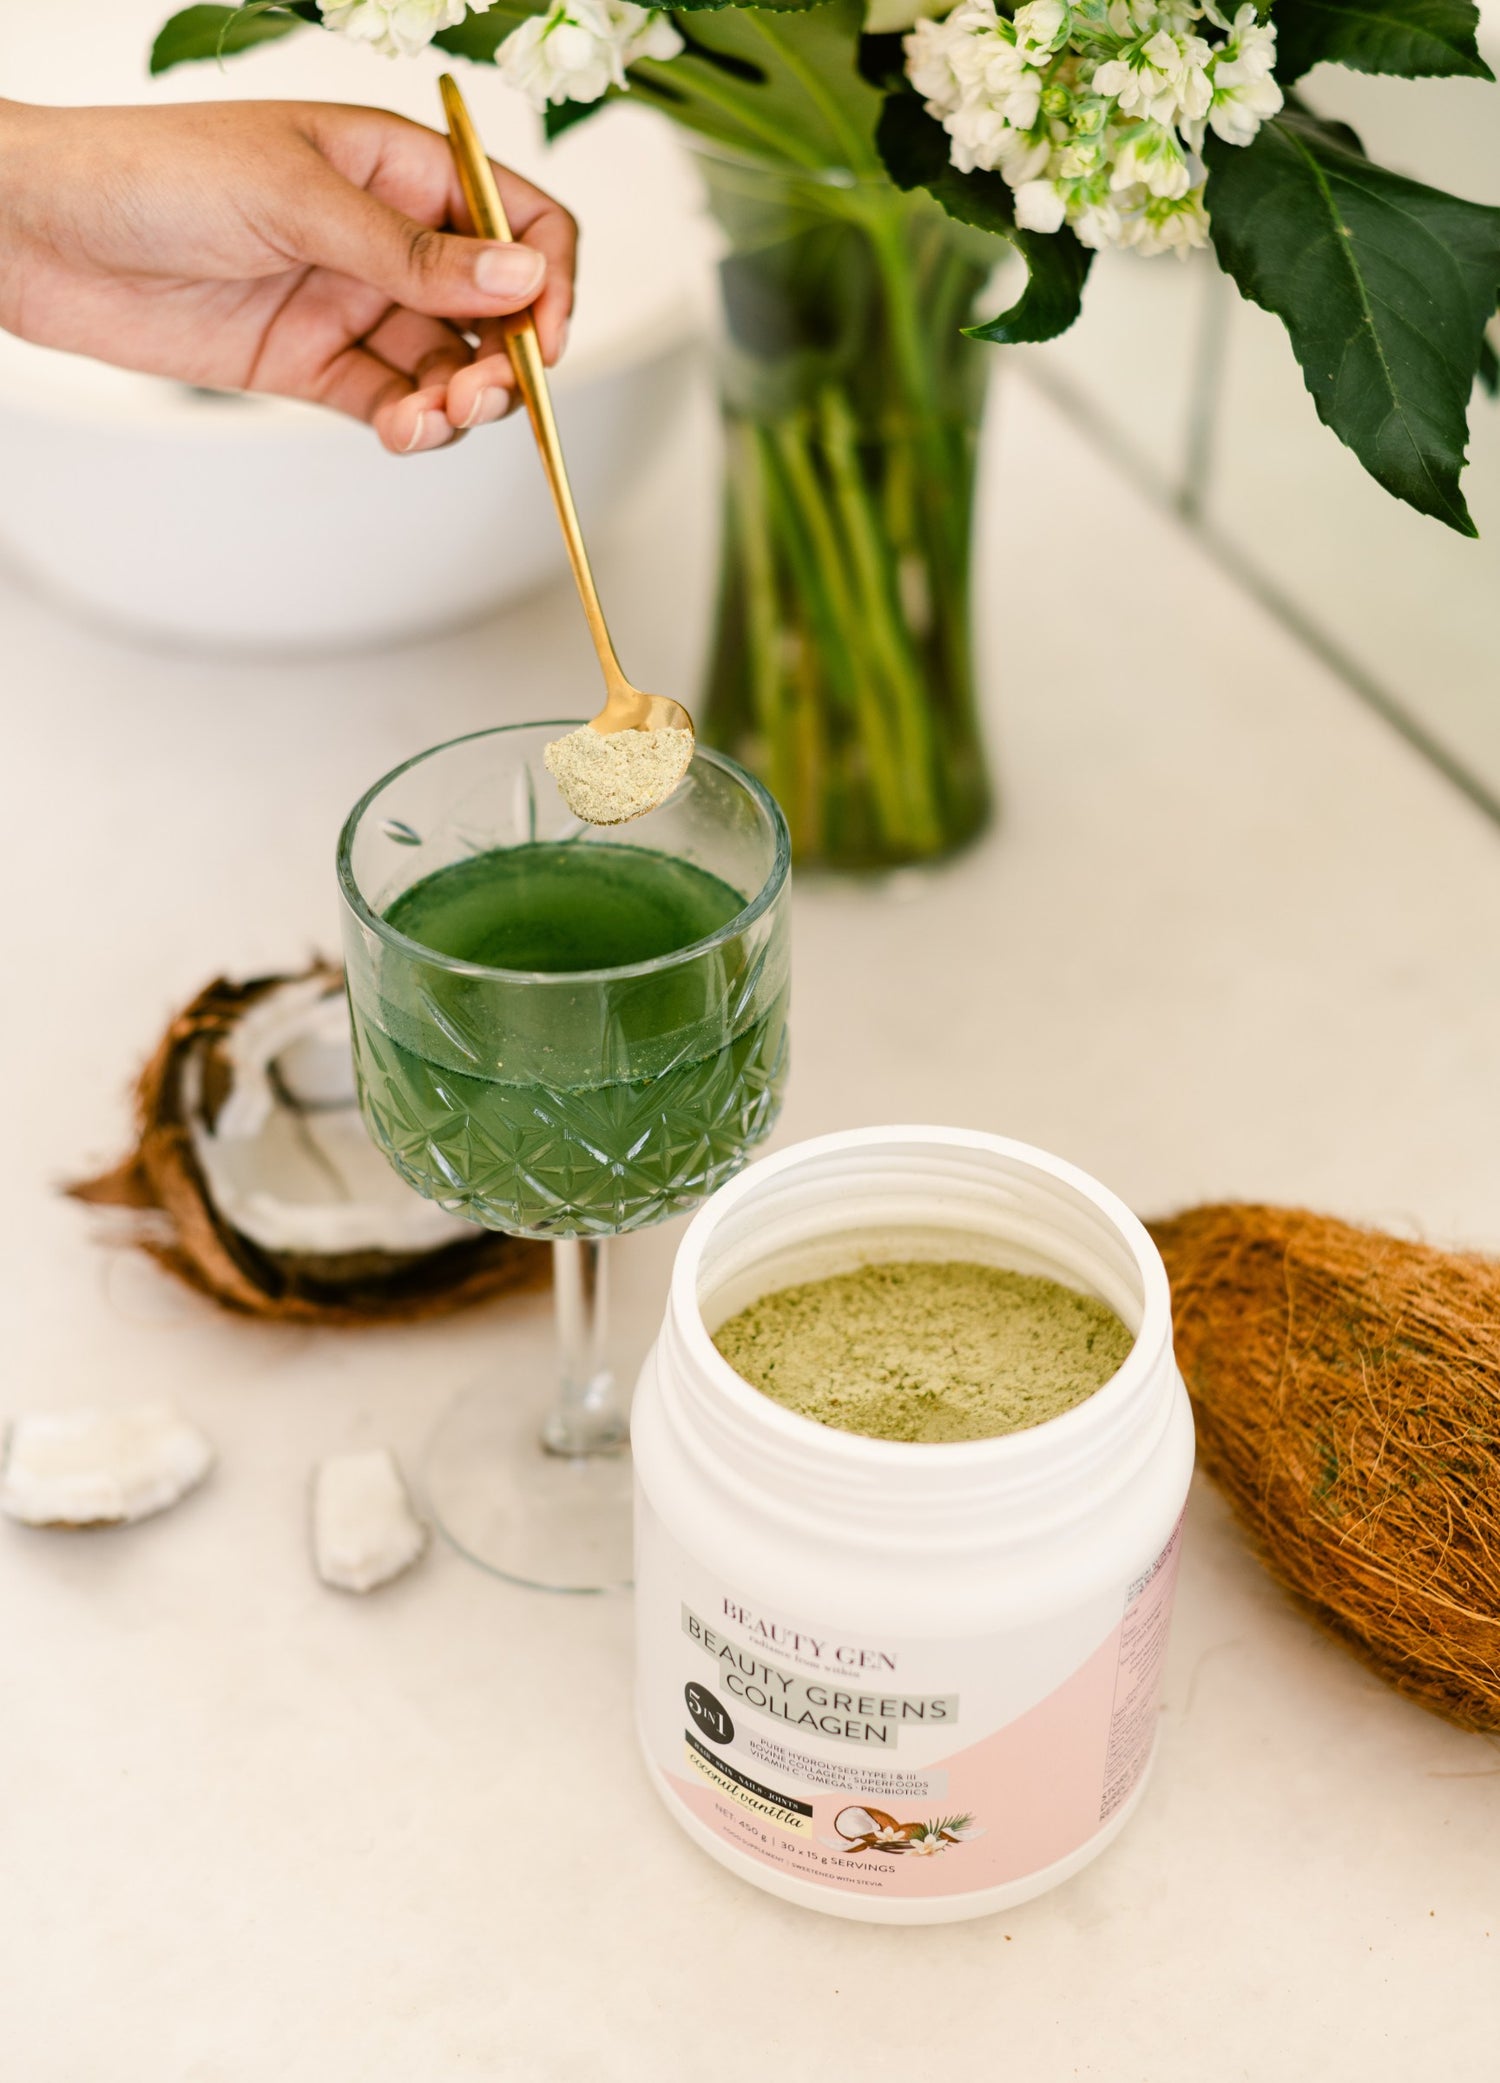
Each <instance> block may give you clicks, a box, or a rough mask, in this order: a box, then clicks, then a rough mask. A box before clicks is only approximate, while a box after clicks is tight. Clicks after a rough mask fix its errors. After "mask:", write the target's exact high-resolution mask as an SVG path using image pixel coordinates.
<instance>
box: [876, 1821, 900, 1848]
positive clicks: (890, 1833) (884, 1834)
mask: <svg viewBox="0 0 1500 2083" xmlns="http://www.w3.org/2000/svg"><path fill="white" fill-rule="evenodd" d="M875 1842H876V1843H877V1844H904V1843H905V1842H906V1836H905V1833H904V1832H903V1831H902V1830H901V1829H899V1828H898V1827H897V1826H896V1825H895V1824H893V1823H882V1824H881V1826H880V1828H879V1829H878V1830H877V1831H876V1832H875Z"/></svg>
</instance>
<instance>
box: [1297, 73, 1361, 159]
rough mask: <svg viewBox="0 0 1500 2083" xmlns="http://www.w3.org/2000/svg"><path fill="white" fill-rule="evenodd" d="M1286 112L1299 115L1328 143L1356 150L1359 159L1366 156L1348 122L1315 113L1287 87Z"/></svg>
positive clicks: (1356, 133)
mask: <svg viewBox="0 0 1500 2083" xmlns="http://www.w3.org/2000/svg"><path fill="white" fill-rule="evenodd" d="M1286 112H1287V114H1288V115H1289V116H1299V117H1300V118H1301V119H1302V121H1303V122H1304V123H1305V124H1307V125H1308V127H1309V128H1310V129H1312V130H1316V131H1317V133H1318V135H1319V136H1320V137H1324V138H1326V139H1327V140H1328V142H1329V143H1330V144H1332V145H1342V146H1343V148H1344V150H1345V151H1346V152H1357V153H1358V154H1359V156H1360V158H1361V159H1363V158H1365V157H1366V156H1367V155H1366V153H1365V148H1364V142H1363V140H1362V139H1361V137H1360V135H1359V132H1358V131H1357V130H1355V129H1353V128H1352V127H1351V126H1350V125H1349V124H1348V123H1340V122H1338V121H1337V120H1336V119H1335V118H1334V117H1332V116H1320V115H1317V114H1316V113H1315V112H1314V111H1313V110H1312V109H1310V108H1309V107H1308V105H1307V103H1306V102H1305V101H1304V100H1303V99H1302V96H1301V95H1300V94H1298V93H1297V92H1296V91H1295V89H1289V90H1288V92H1287V97H1286Z"/></svg>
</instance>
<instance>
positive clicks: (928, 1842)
mask: <svg viewBox="0 0 1500 2083" xmlns="http://www.w3.org/2000/svg"><path fill="white" fill-rule="evenodd" d="M945 1842H946V1840H945V1839H944V1838H942V1837H940V1836H939V1835H938V1833H937V1831H936V1830H929V1831H928V1832H927V1834H926V1836H925V1837H914V1838H913V1839H912V1840H911V1848H912V1850H913V1851H914V1852H916V1853H917V1855H918V1857H920V1858H927V1859H930V1858H931V1857H932V1855H933V1853H934V1852H940V1851H942V1850H943V1849H944V1847H945Z"/></svg>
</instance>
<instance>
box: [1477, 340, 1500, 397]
mask: <svg viewBox="0 0 1500 2083" xmlns="http://www.w3.org/2000/svg"><path fill="white" fill-rule="evenodd" d="M1477 374H1478V377H1479V387H1480V389H1481V390H1482V391H1483V392H1484V394H1485V396H1486V397H1487V398H1500V354H1497V353H1496V352H1495V344H1494V342H1493V341H1492V340H1491V338H1490V336H1489V334H1488V333H1486V334H1485V336H1484V338H1483V339H1482V340H1481V341H1480V343H1479V368H1478V371H1477Z"/></svg>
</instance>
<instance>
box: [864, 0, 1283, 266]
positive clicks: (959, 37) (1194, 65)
mask: <svg viewBox="0 0 1500 2083" xmlns="http://www.w3.org/2000/svg"><path fill="white" fill-rule="evenodd" d="M871 4H874V0H871ZM885 4H891V5H898V4H899V5H902V6H913V7H914V6H917V5H923V4H928V0H885ZM931 4H933V5H937V4H940V0H931ZM1002 4H1003V0H1002ZM1224 6H1233V7H1234V8H1235V12H1234V13H1233V14H1232V15H1230V14H1226V13H1225V12H1223V11H1221V9H1222V7H1224ZM1205 22H1207V23H1211V24H1212V25H1213V31H1214V32H1222V34H1223V39H1224V40H1223V41H1222V42H1221V43H1219V44H1217V45H1214V44H1211V43H1209V42H1208V40H1207V38H1206V37H1204V36H1202V35H1200V34H1199V33H1198V31H1199V29H1200V27H1202V26H1203V25H1204V24H1205ZM905 51H906V69H907V74H908V76H909V78H910V79H911V82H912V84H913V86H914V87H915V88H916V89H917V91H918V92H919V93H920V94H921V95H922V97H923V99H924V101H925V103H926V106H927V110H928V113H929V114H930V115H932V116H934V117H936V118H937V119H938V121H939V122H941V124H942V126H943V128H944V129H945V130H946V131H947V133H948V138H949V146H948V156H949V159H950V161H951V162H952V164H953V165H954V166H956V167H958V168H959V169H960V170H961V171H962V172H964V173H976V172H980V173H998V174H1000V175H1001V177H1002V178H1003V179H1004V180H1005V181H1006V182H1007V183H1008V184H1009V185H1010V187H1011V188H1012V190H1013V191H1014V196H1015V200H1014V209H1015V217H1016V222H1017V224H1018V225H1020V226H1021V227H1022V229H1023V230H1026V231H1037V232H1049V233H1050V232H1056V231H1060V230H1061V229H1062V227H1063V226H1064V225H1067V226H1069V227H1070V229H1071V230H1072V231H1073V233H1074V235H1075V236H1076V237H1077V238H1078V239H1079V240H1080V241H1081V242H1082V244H1084V245H1085V246H1094V247H1098V246H1129V247H1132V248H1134V249H1135V250H1136V251H1137V252H1140V253H1143V254H1155V253H1168V252H1175V253H1177V254H1179V255H1181V254H1185V253H1187V252H1189V251H1190V250H1191V249H1192V248H1194V247H1196V246H1201V245H1202V244H1203V243H1204V241H1205V240H1206V238H1207V236H1208V217H1207V213H1206V211H1205V210H1204V207H1203V188H1202V182H1201V176H1202V172H1203V168H1202V164H1201V161H1200V159H1199V157H1198V156H1197V155H1199V154H1200V153H1201V150H1202V146H1203V139H1204V136H1205V134H1206V132H1207V131H1208V130H1209V128H1210V127H1211V128H1212V129H1213V130H1214V131H1215V132H1217V134H1218V135H1219V136H1220V137H1221V138H1224V139H1226V140H1227V141H1228V142H1229V143H1231V144H1247V143H1248V142H1249V141H1250V139H1251V138H1252V137H1253V136H1254V135H1255V132H1256V130H1257V129H1258V128H1259V126H1260V124H1261V123H1263V122H1264V121H1265V119H1266V118H1267V116H1270V115H1274V114H1275V112H1276V110H1277V109H1278V108H1280V106H1281V89H1280V88H1279V87H1278V86H1277V84H1276V80H1275V77H1274V67H1275V61H1276V32H1275V29H1274V28H1273V27H1272V26H1271V25H1270V24H1269V23H1265V22H1262V21H1261V20H1260V18H1259V15H1258V13H1257V11H1256V6H1255V4H1254V0H1021V5H1019V6H1018V7H1017V8H1016V11H1015V14H1014V17H1007V16H1006V15H1005V14H1003V13H1001V12H1000V7H999V5H997V0H959V5H958V6H957V7H955V8H954V9H953V11H952V13H951V14H949V15H948V16H947V17H946V19H944V20H942V21H940V22H939V21H930V20H929V21H920V22H918V23H917V24H916V27H915V28H914V29H913V30H912V33H911V34H910V35H909V36H908V37H907V38H906V42H905ZM1195 181H1197V182H1198V185H1197V186H1195V185H1194V183H1195Z"/></svg>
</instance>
